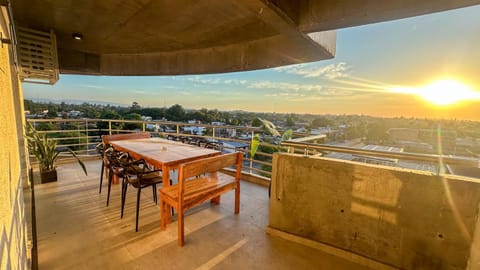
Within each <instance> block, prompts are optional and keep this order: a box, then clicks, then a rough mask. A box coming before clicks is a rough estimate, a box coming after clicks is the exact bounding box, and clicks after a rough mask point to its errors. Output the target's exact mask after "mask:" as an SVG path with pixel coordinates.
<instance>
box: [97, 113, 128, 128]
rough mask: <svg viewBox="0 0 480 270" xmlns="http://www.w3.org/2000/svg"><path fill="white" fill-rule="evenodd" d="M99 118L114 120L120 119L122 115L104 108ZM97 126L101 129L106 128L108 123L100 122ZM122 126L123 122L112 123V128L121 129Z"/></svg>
mask: <svg viewBox="0 0 480 270" xmlns="http://www.w3.org/2000/svg"><path fill="white" fill-rule="evenodd" d="M100 118H101V119H114V120H120V119H122V116H121V115H120V114H119V113H118V112H116V111H114V110H111V109H109V110H105V111H103V112H102V114H101V115H100ZM97 127H98V128H101V129H108V123H107V122H100V123H97ZM122 128H123V123H112V129H122Z"/></svg>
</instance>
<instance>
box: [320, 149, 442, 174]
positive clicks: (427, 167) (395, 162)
mask: <svg viewBox="0 0 480 270" xmlns="http://www.w3.org/2000/svg"><path fill="white" fill-rule="evenodd" d="M356 148H359V149H364V150H373V151H388V152H392V153H399V152H403V149H402V148H399V147H391V146H383V145H372V144H369V145H364V146H362V147H356ZM325 157H328V158H335V159H342V160H349V161H356V162H362V163H368V164H376V165H383V166H390V167H398V168H404V169H411V170H418V171H428V172H431V173H437V172H438V166H437V165H435V164H431V163H428V162H419V161H409V160H402V159H396V158H388V157H374V156H369V155H358V154H347V153H339V152H331V153H329V154H327V155H325Z"/></svg>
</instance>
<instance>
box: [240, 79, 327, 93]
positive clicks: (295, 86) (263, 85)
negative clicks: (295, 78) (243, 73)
mask: <svg viewBox="0 0 480 270" xmlns="http://www.w3.org/2000/svg"><path fill="white" fill-rule="evenodd" d="M248 88H256V89H276V90H289V91H318V90H322V86H321V85H318V84H299V83H286V82H271V81H261V82H253V83H250V84H249V85H248Z"/></svg>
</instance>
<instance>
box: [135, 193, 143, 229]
mask: <svg viewBox="0 0 480 270" xmlns="http://www.w3.org/2000/svg"><path fill="white" fill-rule="evenodd" d="M137 190H138V191H137V216H136V219H135V231H136V232H138V212H139V210H140V192H141V190H142V189H141V188H140V187H138V188H137Z"/></svg>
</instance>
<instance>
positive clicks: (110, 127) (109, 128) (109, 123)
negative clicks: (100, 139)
mask: <svg viewBox="0 0 480 270" xmlns="http://www.w3.org/2000/svg"><path fill="white" fill-rule="evenodd" d="M108 135H112V120H108Z"/></svg>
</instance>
